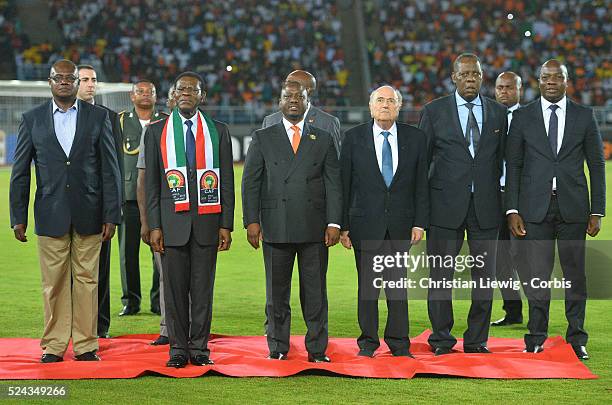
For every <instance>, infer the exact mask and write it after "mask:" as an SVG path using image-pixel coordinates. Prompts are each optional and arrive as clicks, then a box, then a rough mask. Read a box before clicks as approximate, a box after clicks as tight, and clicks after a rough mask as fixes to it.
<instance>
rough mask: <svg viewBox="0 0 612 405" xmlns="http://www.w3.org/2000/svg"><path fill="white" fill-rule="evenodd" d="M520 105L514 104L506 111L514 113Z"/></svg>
mask: <svg viewBox="0 0 612 405" xmlns="http://www.w3.org/2000/svg"><path fill="white" fill-rule="evenodd" d="M520 106H521V105H520V104H519V103H516V104H514V105H513V106H512V107H508V111H510V112H515V111H516V110H518V108H519V107H520Z"/></svg>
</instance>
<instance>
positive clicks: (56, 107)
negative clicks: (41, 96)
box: [51, 98, 79, 114]
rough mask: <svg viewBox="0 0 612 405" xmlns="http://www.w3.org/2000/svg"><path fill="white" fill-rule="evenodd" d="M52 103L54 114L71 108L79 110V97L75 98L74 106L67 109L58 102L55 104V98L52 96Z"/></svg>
mask: <svg viewBox="0 0 612 405" xmlns="http://www.w3.org/2000/svg"><path fill="white" fill-rule="evenodd" d="M51 103H53V114H55V112H56V111H58V110H59V111H61V112H68V111H69V110H74V111H77V112H78V111H79V102H78V100H77V99H75V100H74V104H73V105H72V107H70V108H68V110H66V111H64V110H62V109H61V108H60V107H59V106H58V105H57V104H55V99H53V98H52V99H51Z"/></svg>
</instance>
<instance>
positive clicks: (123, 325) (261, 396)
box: [0, 163, 612, 404]
mask: <svg viewBox="0 0 612 405" xmlns="http://www.w3.org/2000/svg"><path fill="white" fill-rule="evenodd" d="M606 171H607V175H608V178H612V163H608V164H607V165H606ZM235 173H236V196H237V199H236V221H235V223H236V230H235V231H234V233H233V243H232V247H231V250H230V251H229V252H225V253H223V254H220V257H219V263H218V268H217V279H216V285H215V297H214V310H213V324H212V331H213V333H217V334H229V335H258V334H261V333H262V332H263V321H264V314H263V310H264V297H265V291H264V289H265V288H264V287H265V285H264V270H263V259H262V254H261V250H258V251H255V250H253V249H252V248H250V246H249V245H248V243H247V241H246V234H245V232H244V230H243V229H242V226H241V224H242V213H241V205H240V198H239V196H240V190H239V188H240V179H241V176H242V166H239V165H237V166H236V167H235ZM9 178H10V168H1V169H0V195H3V196H4V198H2V199H0V213H1V218H2V219H3V221H4V225H5V226H6V227H5V228H4V229H5V231H4V232H0V246H1V248H0V337H34V338H38V337H40V335H41V333H42V328H43V308H42V298H41V286H40V270H39V265H38V254H37V249H36V246H37V245H36V237H35V235H34V232H33V231H34V226H33V224H34V222H33V217H32V214H31V217H30V227H29V229H28V233H27V234H28V236H29V242H28V243H27V244H21V243H19V242H17V241H16V240H15V239H14V237H13V232H12V231H11V230H10V228H9V209H8V189H9ZM610 200H612V192H610V191H608V201H610ZM31 212H32V207H30V213H31ZM598 239H601V240H612V220H610V219H609V217H606V218H604V221H603V227H602V232H601V234H600V235H599V237H598ZM112 249H113V250H112V254H113V256H112V263H111V266H112V267H111V314H112V321H111V330H110V333H111V335H113V336H118V335H124V334H132V333H158V332H159V318H158V317H157V316H155V315H153V314H151V313H150V312H149V297H148V290H149V288H150V286H151V261H150V255H149V253H148V250H147V249H146V248H145V247H144V246H143V247H142V248H141V277H142V291H143V304H142V312H141V313H140V314H138V315H136V316H130V317H125V318H119V317H118V316H117V314H118V313H119V311H120V310H121V300H120V298H121V281H120V275H119V260H118V253H117V251H118V248H117V241H116V238H115V239H113V247H112ZM611 271H612V269H611ZM297 288H298V285H297V274H295V275H294V286H293V291H294V294H292V295H293V296H292V307H293V309H294V310H293V322H292V334H304V333H305V326H304V323H303V320H302V317H301V312H300V310H299V301H298V294H297V293H296V292H297ZM328 295H329V327H330V331H329V332H330V336H336V337H356V336H357V335H358V325H357V298H356V297H357V274H356V270H355V267H354V261H353V255H352V252H349V251H346V250H345V249H344V248H342V247H341V246H340V245H338V246H336V247H334V248H333V249H332V250H331V254H330V263H329V271H328ZM468 303H469V302H468V301H458V302H456V303H455V305H454V306H455V328H454V332H455V335H456V336H459V337H460V336H461V335H462V333H463V330H464V328H465V321H466V316H467V309H468ZM380 309H381V314H382V316H381V319H382V320H383V321H384V319H385V318H384V316H385V315H384V314H383V313H384V312H385V311H386V308H385V305H380ZM524 312H526V310H524ZM409 313H410V335H411V336H415V335H417V334H419V333H420V332H421V331H423V330H424V329H426V328H429V327H430V325H429V320H428V318H427V306H426V302H424V301H411V302H410V304H409ZM611 313H612V303H611V302H610V301H593V300H592V301H589V303H588V305H587V320H586V329H587V330H588V332H589V334H590V339H589V345H588V349H589V353H590V354H591V360H589V361H588V362H587V363H586V364H587V365H588V366H589V368H590V369H591V370H592V371H593V372H594V373H596V374H598V375H599V376H600V378H599V379H598V380H586V381H578V380H483V379H465V378H444V377H441V378H426V377H417V378H414V379H411V380H391V379H389V380H386V379H363V378H344V377H328V376H313V375H298V376H295V377H291V378H229V377H220V376H204V377H202V378H196V379H172V378H165V377H156V376H148V377H143V378H137V379H131V380H82V381H54V382H53V383H58V384H60V383H61V384H66V385H68V387H69V390H70V397H69V400H70V401H71V402H75V403H169V402H173V403H192V402H200V403H202V402H203V401H205V402H214V403H236V402H243V403H247V402H248V403H267V404H271V403H295V402H297V403H378V404H381V403H415V402H416V403H445V402H447V403H456V402H471V403H490V402H493V403H501V402H504V403H516V402H519V403H536V402H537V403H557V402H560V401H563V402H566V403H606V402H608V401H610V400H612V369H611V365H612V363H611V359H612V355H611V354H610V352H611V351H612V339H611V337H612V322H611V321H612V317H611V315H610V314H611ZM502 315H503V311H502V309H501V303H500V302H499V301H496V302H495V303H494V310H493V319H497V318H499V317H501V316H502ZM381 323H382V327H384V322H381ZM382 327H381V329H382ZM565 328H566V320H565V317H564V314H563V302H562V301H554V302H553V303H552V305H551V320H550V330H549V333H550V335H551V336H552V335H561V336H564V334H565ZM524 331H525V328H524V327H523V326H515V327H509V328H502V329H498V328H496V329H492V330H491V332H492V333H493V334H494V335H495V336H498V337H515V338H521V337H522V335H523V333H524ZM381 336H382V331H381ZM67 355H71V353H67ZM213 356H214V353H213ZM14 383H15V382H14ZM14 383H13V384H14ZM19 383H21V384H24V383H37V382H26V381H22V382H19ZM0 384H2V385H9V384H11V382H8V381H2V382H0Z"/></svg>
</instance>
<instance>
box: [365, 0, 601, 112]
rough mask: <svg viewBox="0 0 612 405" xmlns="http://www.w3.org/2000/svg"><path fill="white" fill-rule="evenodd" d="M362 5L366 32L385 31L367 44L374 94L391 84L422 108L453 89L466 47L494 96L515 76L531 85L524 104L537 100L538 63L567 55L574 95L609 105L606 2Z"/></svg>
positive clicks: (376, 1) (374, 0) (376, 0)
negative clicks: (508, 75) (506, 76)
mask: <svg viewBox="0 0 612 405" xmlns="http://www.w3.org/2000/svg"><path fill="white" fill-rule="evenodd" d="M364 4H365V12H364V15H365V20H366V21H365V24H366V27H367V26H373V25H375V24H379V25H380V31H379V32H380V35H370V37H369V38H368V51H369V55H370V68H371V74H372V88H376V87H378V86H380V85H381V84H384V83H391V84H392V85H393V86H395V87H397V88H399V89H400V90H401V91H402V94H403V95H404V97H405V99H404V102H405V105H408V106H409V105H412V106H417V107H418V106H421V105H423V104H425V103H426V102H428V101H430V100H431V99H433V98H436V97H440V96H442V95H443V94H446V93H448V92H449V91H451V90H452V89H453V88H454V85H453V83H452V81H451V78H450V74H451V70H452V66H451V61H452V59H453V58H454V55H457V54H458V53H461V52H462V51H464V50H465V49H472V50H474V51H475V52H476V53H477V54H478V55H480V57H481V60H482V62H483V71H484V83H485V88H486V91H485V94H487V95H489V96H491V95H493V84H494V82H495V78H496V77H497V75H498V74H499V73H501V72H503V71H505V70H512V71H515V72H517V73H519V75H520V76H521V77H523V78H524V80H525V83H524V91H525V94H524V100H532V99H533V98H535V97H536V96H537V95H538V94H539V90H538V84H537V76H536V75H534V72H535V71H536V70H537V68H538V66H539V64H540V61H541V60H542V59H546V58H554V57H560V56H562V55H565V57H566V59H565V60H564V62H565V63H566V65H567V67H568V68H569V70H570V79H571V84H572V85H571V86H570V87H569V89H568V93H569V94H570V95H571V96H572V97H574V98H575V99H577V100H578V101H580V102H581V103H583V104H585V105H603V104H605V103H606V100H607V98H608V97H609V94H610V90H612V64H611V61H610V57H609V50H610V34H611V29H612V27H611V26H610V24H609V15H608V14H607V8H606V2H605V1H592V2H584V1H577V0H570V1H567V0H563V1H560V0H553V1H547V2H539V1H530V0H525V1H522V0H475V1H432V0H427V1H415V0H409V1H398V0H392V1H387V0H385V1H382V0H369V1H365V2H364ZM527 31H529V34H527V35H526V32H527ZM516 44H520V45H519V46H518V47H517V46H516ZM474 48H475V49H474Z"/></svg>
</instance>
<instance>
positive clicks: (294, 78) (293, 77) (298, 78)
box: [285, 70, 317, 96]
mask: <svg viewBox="0 0 612 405" xmlns="http://www.w3.org/2000/svg"><path fill="white" fill-rule="evenodd" d="M285 81H287V82H298V83H300V84H301V85H302V86H303V87H304V88H305V89H306V91H307V92H308V95H309V96H310V95H311V94H312V93H314V91H315V90H316V89H317V79H315V77H314V76H313V75H312V74H311V73H309V72H307V71H305V70H294V71H293V72H291V73H289V74H288V75H287V79H285Z"/></svg>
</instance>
